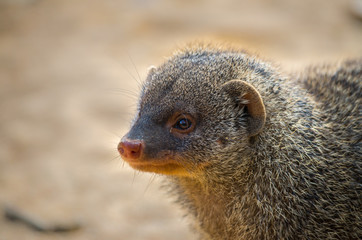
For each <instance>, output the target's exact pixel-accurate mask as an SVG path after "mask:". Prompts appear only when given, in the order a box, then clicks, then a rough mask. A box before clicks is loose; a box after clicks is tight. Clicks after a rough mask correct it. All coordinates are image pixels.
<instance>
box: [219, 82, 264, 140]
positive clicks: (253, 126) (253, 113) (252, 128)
mask: <svg viewBox="0 0 362 240" xmlns="http://www.w3.org/2000/svg"><path fill="white" fill-rule="evenodd" d="M221 89H222V90H224V91H225V92H227V93H228V94H229V95H230V96H231V97H233V98H236V99H238V104H243V102H245V105H244V106H246V108H247V112H248V115H249V116H248V133H249V136H254V135H256V134H258V133H259V132H260V131H261V130H262V129H263V127H264V124H265V118H266V112H265V107H264V103H263V100H262V98H261V96H260V94H259V92H258V91H257V90H256V89H255V88H254V87H253V86H252V85H251V84H249V83H247V82H245V81H243V80H239V79H234V80H230V81H228V82H226V83H224V84H223V85H222V86H221ZM243 100H244V101H243Z"/></svg>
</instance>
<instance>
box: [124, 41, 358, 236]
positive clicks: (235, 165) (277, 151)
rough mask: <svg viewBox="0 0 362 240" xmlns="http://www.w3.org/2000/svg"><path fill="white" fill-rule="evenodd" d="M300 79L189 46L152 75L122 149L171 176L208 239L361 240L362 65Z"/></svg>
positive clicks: (315, 71) (227, 53)
mask: <svg viewBox="0 0 362 240" xmlns="http://www.w3.org/2000/svg"><path fill="white" fill-rule="evenodd" d="M294 76H295V77H287V76H283V75H282V74H280V73H279V72H278V70H276V68H274V67H273V66H272V65H271V64H269V63H267V62H264V61H262V60H260V59H258V58H257V57H255V56H253V55H250V54H248V53H246V52H243V51H237V50H233V49H227V48H226V49H225V48H220V47H213V46H210V45H205V44H194V45H192V46H189V47H186V48H185V49H182V50H180V51H178V52H177V53H175V54H174V55H173V56H172V57H170V58H169V59H168V60H167V61H166V62H165V63H164V64H162V65H161V66H159V67H157V68H153V69H152V70H151V71H150V72H149V75H148V77H147V79H146V81H145V83H144V85H143V89H142V92H141V96H140V100H139V106H138V112H137V116H136V118H135V120H134V122H133V124H132V128H131V130H130V131H129V133H128V134H127V135H126V136H125V137H124V138H123V139H122V141H121V143H120V145H119V147H118V149H119V151H120V152H121V155H122V157H123V158H124V159H125V160H126V161H127V162H128V163H129V164H130V165H131V166H132V167H134V168H135V169H138V170H142V171H148V172H155V173H160V174H164V175H166V176H167V178H168V180H169V182H170V185H171V189H172V192H173V193H174V194H176V195H177V196H178V202H179V203H180V204H181V205H182V206H183V207H184V208H185V209H186V211H187V212H188V213H189V214H188V215H189V216H190V217H191V218H193V219H194V221H195V229H196V230H197V231H198V232H199V233H200V238H201V239H215V240H216V239H218V240H219V239H220V240H221V239H223V240H235V239H248V240H251V239H258V240H259V239H361V237H362V219H361V217H362V209H361V206H362V204H361V203H362V198H361V189H362V180H361V178H362V172H361V138H362V129H361V111H362V109H361V99H362V96H361V95H362V91H361V90H362V89H361V88H362V60H351V61H344V62H341V63H338V64H334V65H324V66H319V67H310V68H308V69H306V70H305V71H304V72H303V73H301V74H295V75H294ZM235 79H236V80H237V81H235V84H236V85H235V86H236V87H235V88H234V85H229V87H228V88H226V87H225V86H226V85H228V82H229V81H231V80H235ZM238 80H241V81H238ZM239 83H240V84H241V85H240V86H241V87H240V89H254V88H255V89H256V91H257V93H255V92H254V95H253V96H254V97H255V98H257V97H258V96H260V97H261V100H262V102H261V104H262V105H263V106H262V105H260V103H259V104H257V106H256V107H255V106H252V101H253V100H252V99H253V97H250V99H248V98H247V95H248V91H249V90H245V91H246V92H243V91H244V90H239V88H237V86H238V84H239ZM244 86H246V87H247V88H243V87H244ZM250 86H252V87H254V88H252V87H250ZM250 91H253V90H250ZM250 96H251V95H250ZM261 106H262V107H264V106H265V109H263V108H261ZM252 107H254V109H256V110H255V112H257V113H255V114H254V113H252V111H251V109H252ZM260 112H262V113H264V114H265V115H264V119H263V118H260V119H262V120H260V121H261V123H259V122H258V123H257V124H256V127H253V128H252V130H250V129H251V128H250V125H252V124H254V122H253V121H259V120H257V119H259V118H257V117H255V116H256V115H258V114H259V113H260ZM254 115H255V116H254ZM259 115H260V114H259ZM259 115H258V116H259ZM174 119H177V120H174ZM191 127H192V128H191ZM255 129H257V130H255ZM132 149H133V150H132ZM132 154H133V155H132Z"/></svg>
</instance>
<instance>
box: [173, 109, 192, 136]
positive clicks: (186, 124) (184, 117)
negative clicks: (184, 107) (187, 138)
mask: <svg viewBox="0 0 362 240" xmlns="http://www.w3.org/2000/svg"><path fill="white" fill-rule="evenodd" d="M167 125H168V127H169V128H170V133H173V134H175V135H176V136H179V137H182V136H184V135H186V134H188V133H190V132H192V131H193V130H194V128H195V126H196V122H195V119H194V118H193V117H192V116H191V115H190V114H187V113H181V114H180V113H176V114H174V115H173V116H172V117H171V118H170V119H169V121H168V124H167ZM180 134H181V135H180Z"/></svg>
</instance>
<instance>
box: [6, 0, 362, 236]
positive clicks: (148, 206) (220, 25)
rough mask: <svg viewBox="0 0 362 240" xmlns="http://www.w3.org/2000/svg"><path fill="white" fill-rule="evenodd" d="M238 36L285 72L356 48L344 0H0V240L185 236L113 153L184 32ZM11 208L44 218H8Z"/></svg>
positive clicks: (152, 185)
mask: <svg viewBox="0 0 362 240" xmlns="http://www.w3.org/2000/svg"><path fill="white" fill-rule="evenodd" d="M199 37H204V38H205V37H207V38H216V39H221V40H230V41H236V42H238V43H239V44H240V45H241V46H246V47H248V48H250V49H252V51H257V52H258V53H259V54H260V55H262V56H265V57H267V58H269V59H271V60H273V61H275V62H279V63H280V65H281V68H282V69H285V70H286V71H292V70H298V69H300V68H301V67H302V66H304V65H305V64H306V63H316V62H321V61H335V60H337V59H340V58H342V57H353V56H361V55H362V22H361V21H359V20H358V18H356V17H355V16H353V14H351V10H350V6H349V1H346V0H328V1H326V0H304V1H290V0H270V1H267V0H245V1H237V0H227V1H225V0H224V1H217V0H196V1H191V0H177V1H167V0H133V1H130V0H129V1H126V0H124V1H116V0H102V1H96V0H89V1H87V0H0V240H13V239H14V240H15V239H25V240H28V239H29V240H32V239H79V240H82V239H87V240H88V239H89V240H92V239H108V240H113V239H114V240H115V239H117V240H120V239H129V240H136V239H175V240H177V239H180V240H181V239H194V238H195V237H194V235H193V233H191V232H190V231H189V229H188V226H187V225H188V221H187V219H184V218H182V215H183V214H182V212H180V210H179V209H178V207H177V206H176V205H174V204H173V203H172V198H170V197H169V196H168V195H167V194H166V193H165V191H163V190H162V189H159V186H160V183H161V181H160V180H161V179H160V178H159V177H155V176H153V175H151V174H144V173H143V174H141V173H136V174H135V173H134V171H133V170H131V169H130V168H129V167H128V166H126V165H124V166H123V164H122V161H121V160H120V158H119V157H118V154H117V151H116V145H117V143H118V141H119V139H120V137H121V136H122V135H123V134H124V133H125V132H126V131H127V128H128V127H129V123H130V120H131V118H132V113H133V111H134V108H135V104H136V98H137V92H138V83H137V82H139V81H140V79H142V80H143V79H144V78H145V76H146V72H147V68H148V66H150V65H157V64H159V63H161V62H162V61H163V60H164V57H165V56H167V55H169V54H170V53H171V52H172V50H173V49H174V48H175V47H177V46H178V45H180V44H182V43H184V42H185V41H189V40H193V39H195V38H199ZM5 206H13V207H14V208H16V209H18V210H19V211H21V212H22V213H24V214H27V215H29V216H31V217H33V218H35V219H38V220H39V221H43V222H45V223H47V224H68V223H73V222H81V223H82V226H83V227H82V228H81V229H80V230H78V231H74V232H69V233H52V234H47V233H38V232H36V231H34V230H31V229H29V228H28V227H26V226H24V225H22V224H17V223H13V222H9V221H7V220H5V218H4V217H3V209H4V207H5Z"/></svg>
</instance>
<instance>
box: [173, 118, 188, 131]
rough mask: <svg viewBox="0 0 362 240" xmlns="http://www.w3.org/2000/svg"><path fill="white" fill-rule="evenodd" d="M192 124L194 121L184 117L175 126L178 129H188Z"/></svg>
mask: <svg viewBox="0 0 362 240" xmlns="http://www.w3.org/2000/svg"><path fill="white" fill-rule="evenodd" d="M191 125H192V122H191V121H190V120H188V119H187V118H182V119H180V120H178V121H177V123H176V124H175V125H174V126H173V127H174V128H176V129H179V130H186V129H189V128H190V127H191Z"/></svg>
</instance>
